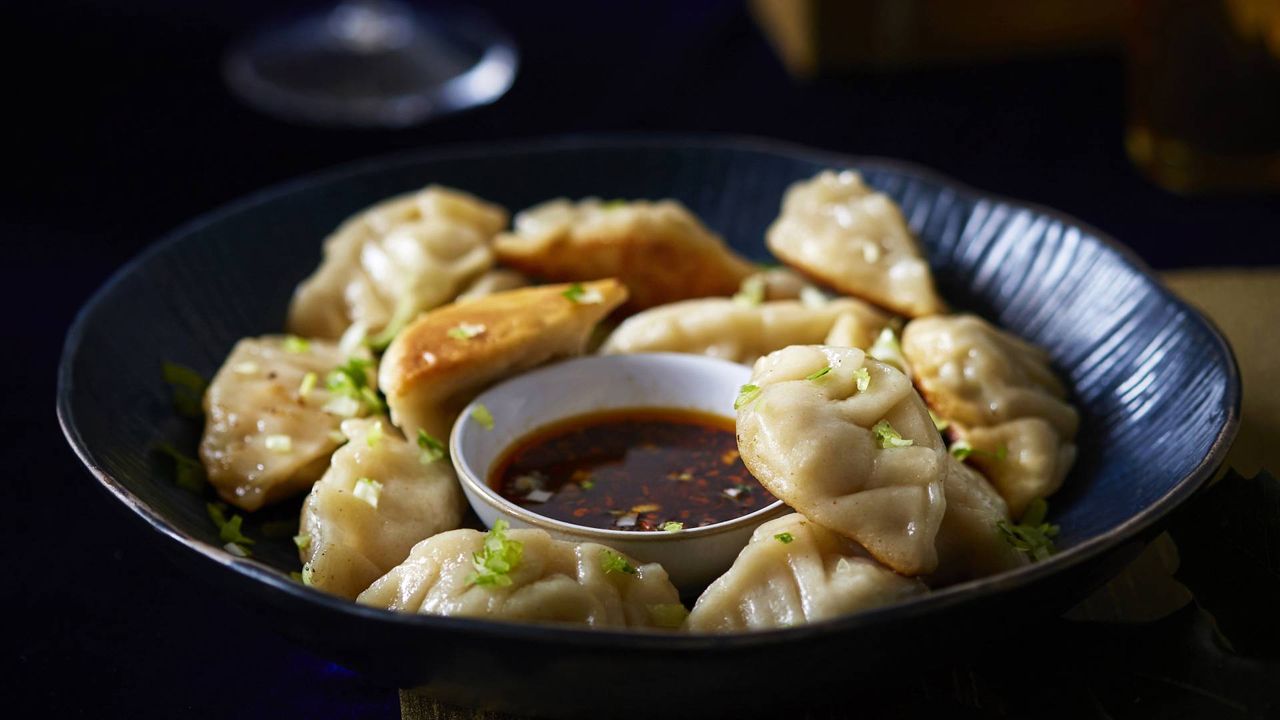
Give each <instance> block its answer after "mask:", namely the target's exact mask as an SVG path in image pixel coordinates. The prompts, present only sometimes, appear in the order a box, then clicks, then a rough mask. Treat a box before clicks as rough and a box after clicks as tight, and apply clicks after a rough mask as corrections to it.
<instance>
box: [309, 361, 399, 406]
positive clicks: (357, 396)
mask: <svg viewBox="0 0 1280 720" xmlns="http://www.w3.org/2000/svg"><path fill="white" fill-rule="evenodd" d="M372 367H373V361H372V360H366V359H364V358H358V357H353V358H351V359H349V360H347V362H346V363H345V364H343V365H339V366H338V367H336V368H334V369H333V370H332V371H330V372H329V374H328V375H327V376H325V380H324V384H325V387H326V388H327V389H328V390H329V392H331V393H333V394H335V395H339V396H341V397H347V398H351V399H353V400H356V401H357V402H359V403H360V404H361V405H363V406H364V408H365V409H366V410H367V411H369V412H371V413H372V412H381V411H382V410H385V409H386V403H384V402H383V401H382V398H381V397H379V396H378V391H377V390H375V389H374V387H373V384H372V382H371V381H370V379H369V370H370V369H371V368H372Z"/></svg>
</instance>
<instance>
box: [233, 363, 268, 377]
mask: <svg viewBox="0 0 1280 720" xmlns="http://www.w3.org/2000/svg"><path fill="white" fill-rule="evenodd" d="M231 370H232V372H234V373H235V374H237V375H257V374H258V373H259V372H260V371H261V370H262V366H261V365H259V364H258V363H256V362H254V361H252V360H246V361H244V362H239V363H236V364H235V365H232V366H231Z"/></svg>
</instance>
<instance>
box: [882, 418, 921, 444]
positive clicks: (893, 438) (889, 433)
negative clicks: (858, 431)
mask: <svg viewBox="0 0 1280 720" xmlns="http://www.w3.org/2000/svg"><path fill="white" fill-rule="evenodd" d="M871 432H873V433H875V436H876V440H878V441H879V443H880V449H882V450H887V449H889V448H903V447H911V446H912V445H915V444H916V443H915V441H914V440H908V439H906V438H904V437H902V435H901V434H899V433H898V431H897V430H894V429H893V426H892V425H890V424H889V421H888V420H881V421H880V422H878V423H876V424H875V425H874V426H872V428H871Z"/></svg>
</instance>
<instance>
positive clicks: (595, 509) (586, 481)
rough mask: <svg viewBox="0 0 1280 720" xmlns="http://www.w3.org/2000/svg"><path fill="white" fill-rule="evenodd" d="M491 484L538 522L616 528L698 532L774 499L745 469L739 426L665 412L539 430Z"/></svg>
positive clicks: (583, 419) (502, 462)
mask: <svg viewBox="0 0 1280 720" xmlns="http://www.w3.org/2000/svg"><path fill="white" fill-rule="evenodd" d="M489 485H490V486H491V487H492V488H493V489H495V490H497V491H498V492H499V493H500V494H501V495H502V496H503V497H504V498H506V499H508V500H510V501H511V502H514V503H516V504H517V505H521V506H523V507H525V508H527V509H529V510H530V511H532V512H535V513H537V514H539V515H543V516H545V517H549V518H554V519H556V520H564V521H566V522H570V523H574V524H577V525H584V526H587V527H594V528H604V529H614V530H636V531H646V530H648V531H653V530H656V531H659V532H661V531H663V530H664V529H666V530H677V529H691V528H695V527H701V526H703V525H711V524H713V523H718V522H723V521H725V520H732V519H733V518H737V517H741V516H743V515H747V514H749V513H752V512H755V511H756V510H759V509H761V508H763V507H767V506H768V505H770V504H771V503H773V502H774V497H773V496H772V495H770V494H769V492H768V491H767V490H765V489H764V487H763V486H761V485H760V482H759V481H758V480H756V479H755V478H754V477H752V476H751V473H749V472H747V468H746V466H745V465H743V464H742V458H741V457H739V455H738V441H737V438H736V436H735V433H734V423H733V420H732V419H730V418H725V417H720V416H718V415H711V414H709V413H701V412H696V411H691V410H677V409H668V408H638V409H627V410H610V411H607V412H601V413H593V414H590V415H580V416H578V417H573V418H569V419H567V420H562V421H560V422H556V423H553V424H551V425H547V426H546V427H543V428H540V429H539V430H537V431H536V432H533V433H531V434H529V435H527V436H525V437H523V438H521V439H520V440H519V441H517V442H516V443H515V444H514V445H513V446H512V447H511V449H509V450H507V452H506V454H504V455H503V456H502V457H501V458H500V459H499V460H498V463H497V465H496V466H495V469H494V472H493V474H492V475H491V476H490V478H489ZM671 523H680V526H679V527H677V526H676V525H673V524H671Z"/></svg>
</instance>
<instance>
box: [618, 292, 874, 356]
mask: <svg viewBox="0 0 1280 720" xmlns="http://www.w3.org/2000/svg"><path fill="white" fill-rule="evenodd" d="M837 322H844V323H848V324H849V326H850V330H849V334H850V336H856V340H858V341H865V342H867V343H868V344H870V342H871V341H872V340H874V339H875V336H876V333H878V332H879V331H880V328H882V327H884V326H885V324H886V323H888V322H889V317H888V316H887V315H885V314H884V313H882V312H880V311H879V310H876V309H875V308H873V307H871V306H870V305H867V304H866V303H864V302H861V301H859V300H854V299H852V298H840V299H837V300H830V301H826V302H824V303H823V304H821V305H811V304H806V303H803V302H798V301H795V300H778V301H771V302H763V303H759V304H747V303H742V302H737V301H734V300H731V299H728V298H703V299H700V300H685V301H683V302H678V303H672V304H670V305H663V306H662V307H656V308H652V309H650V310H646V311H644V312H642V313H639V314H636V315H633V316H631V317H629V318H627V319H626V320H625V321H623V323H622V324H621V325H620V326H618V329H617V330H614V332H613V334H612V335H610V336H609V339H608V340H606V341H605V344H604V346H603V347H602V348H601V352H602V353H605V354H617V353H641V352H683V353H694V354H700V355H711V356H713V357H719V358H723V359H725V360H731V361H733V362H738V363H753V362H755V361H756V360H757V359H758V358H760V357H761V356H763V355H767V354H768V353H771V352H773V351H774V350H779V349H781V348H784V347H787V346H788V345H812V344H816V343H821V342H823V340H824V339H825V338H826V337H827V336H828V334H829V333H830V332H831V330H832V328H833V327H834V326H835V325H836V323H837ZM864 347H865V346H864Z"/></svg>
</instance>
